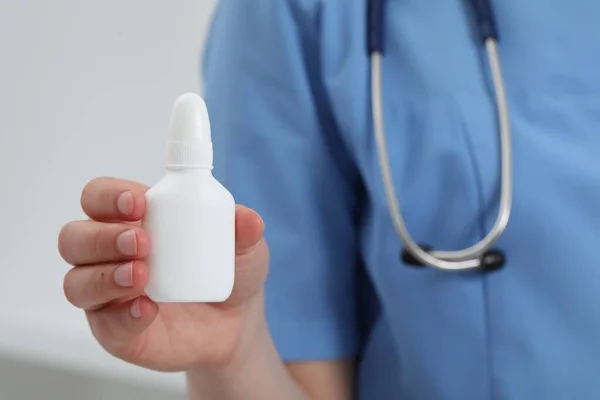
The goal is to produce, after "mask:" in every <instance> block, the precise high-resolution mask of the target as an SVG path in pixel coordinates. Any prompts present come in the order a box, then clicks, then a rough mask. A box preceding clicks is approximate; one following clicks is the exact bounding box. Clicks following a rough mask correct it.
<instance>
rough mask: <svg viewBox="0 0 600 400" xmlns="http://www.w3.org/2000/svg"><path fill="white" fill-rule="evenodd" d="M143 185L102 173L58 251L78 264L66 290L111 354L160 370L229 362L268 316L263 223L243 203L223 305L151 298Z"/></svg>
mask: <svg viewBox="0 0 600 400" xmlns="http://www.w3.org/2000/svg"><path fill="white" fill-rule="evenodd" d="M147 189H148V188H147V187H146V186H144V185H142V184H139V183H135V182H129V181H125V180H120V179H113V178H98V179H95V180H93V181H91V182H90V183H88V185H87V186H86V187H85V188H84V189H83V192H82V196H81V205H82V207H83V210H84V212H85V213H86V214H87V215H88V216H89V217H90V220H87V221H73V222H70V223H68V224H66V225H65V226H64V227H63V228H62V230H61V232H60V234H59V238H58V249H59V251H60V254H61V256H62V257H63V258H64V260H65V261H66V262H68V263H69V264H71V265H73V266H74V268H72V269H71V270H70V271H69V272H68V273H67V274H66V276H65V278H64V292H65V295H66V297H67V299H68V300H69V302H71V303H72V304H73V305H75V306H76V307H79V308H81V309H83V310H85V314H86V316H87V319H88V322H89V324H90V327H91V330H92V333H93V335H94V337H95V338H96V339H97V340H98V341H99V342H100V344H101V345H102V347H103V348H104V349H106V351H108V352H109V353H110V354H112V355H114V356H116V357H118V358H121V359H123V360H125V361H127V362H130V363H133V364H137V365H140V366H143V367H146V368H150V369H155V370H160V371H184V370H191V369H195V368H205V367H212V366H219V365H224V364H227V363H228V362H230V361H231V360H232V359H234V358H236V357H237V356H238V354H239V353H240V352H243V347H244V346H243V343H244V341H245V340H247V339H246V338H247V337H248V336H249V335H251V334H252V329H253V327H254V326H255V325H258V323H259V322H260V321H261V319H262V318H263V315H262V313H263V305H262V297H263V284H264V281H265V278H266V276H267V270H268V258H269V256H268V248H267V244H266V242H265V240H264V238H263V229H264V226H263V222H262V220H261V218H260V217H259V216H258V214H256V212H254V211H252V210H250V209H249V208H246V207H243V206H238V207H237V208H236V271H235V284H234V288H233V292H232V294H231V296H230V297H229V299H228V300H227V301H226V302H224V303H205V304H201V303H161V304H156V303H154V302H153V301H151V300H150V299H149V298H148V297H146V296H145V295H144V287H145V286H146V284H147V282H148V276H149V270H148V266H147V265H146V264H145V262H144V257H145V256H147V255H148V251H149V250H150V246H151V243H150V239H149V237H148V235H147V234H146V233H145V232H144V230H143V229H142V227H141V223H140V220H141V219H142V218H143V216H144V213H145V207H146V202H145V192H146V190H147Z"/></svg>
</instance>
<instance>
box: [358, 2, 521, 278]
mask: <svg viewBox="0 0 600 400" xmlns="http://www.w3.org/2000/svg"><path fill="white" fill-rule="evenodd" d="M368 5H369V8H368V13H367V14H368V16H367V35H368V38H367V46H368V52H369V55H370V64H371V104H372V117H373V130H374V134H375V139H376V144H377V155H378V160H379V166H380V170H381V176H382V180H383V187H384V191H385V196H386V200H387V203H388V207H389V211H390V215H391V218H392V222H393V225H394V228H395V230H396V232H397V234H398V236H399V237H400V239H401V241H402V242H403V244H404V246H405V248H406V250H407V251H408V252H409V253H410V254H411V255H412V256H413V257H414V258H415V259H416V260H417V261H418V262H419V263H421V264H423V265H428V266H431V267H434V268H437V269H441V270H465V269H474V268H479V267H482V264H483V263H484V257H483V256H484V254H485V253H486V252H488V251H489V250H490V248H491V246H492V245H493V244H494V243H495V242H496V241H497V240H498V239H499V238H500V236H501V235H502V234H503V233H504V231H505V229H506V227H507V225H508V221H509V218H510V213H511V208H512V198H513V170H512V144H511V130H510V117H509V113H508V105H507V99H506V91H505V85H504V80H503V75H502V70H501V65H500V57H499V54H498V35H497V32H496V25H495V23H494V18H493V14H492V11H491V7H490V5H489V1H487V0H472V5H473V7H474V9H475V14H476V16H477V20H478V22H479V27H480V32H481V35H482V38H483V40H484V44H485V48H486V51H487V56H488V62H489V66H490V71H491V75H492V80H493V87H494V92H495V105H496V111H497V117H498V124H499V137H500V146H499V148H500V204H499V210H498V215H497V217H496V221H495V223H494V225H493V227H492V228H491V229H490V230H489V232H488V233H487V234H486V235H485V237H484V238H483V239H481V240H480V241H479V242H478V243H476V244H475V245H473V246H471V247H469V248H466V249H462V250H457V251H425V250H424V249H423V248H422V247H421V246H420V245H419V244H417V243H416V242H415V240H414V239H413V238H412V236H411V235H410V232H409V231H408V229H407V227H406V223H405V221H404V217H403V213H402V209H401V206H400V202H399V201H398V198H397V195H396V189H395V187H394V183H393V177H392V173H391V168H390V162H389V155H388V150H387V143H386V129H385V123H384V102H383V88H382V69H383V66H382V64H383V17H384V9H383V8H384V2H383V0H370V1H369V3H368Z"/></svg>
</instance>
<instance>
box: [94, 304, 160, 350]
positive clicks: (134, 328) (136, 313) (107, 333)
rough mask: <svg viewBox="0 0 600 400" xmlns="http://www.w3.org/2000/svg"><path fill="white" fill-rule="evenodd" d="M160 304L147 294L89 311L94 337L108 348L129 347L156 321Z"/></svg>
mask: <svg viewBox="0 0 600 400" xmlns="http://www.w3.org/2000/svg"><path fill="white" fill-rule="evenodd" d="M157 313H158V305H157V304H156V303H154V302H153V301H152V300H150V299H148V298H147V297H145V296H140V297H137V298H135V299H133V300H130V301H126V302H123V303H120V304H111V305H109V306H107V307H106V308H103V309H101V310H99V311H88V312H87V317H88V321H89V324H90V327H91V329H92V333H93V334H94V337H96V339H98V341H100V343H102V344H103V346H105V347H107V348H113V349H116V348H118V347H119V346H120V345H123V346H124V347H129V346H128V345H129V343H130V341H131V340H133V339H136V338H137V337H138V336H139V335H140V334H141V333H142V332H143V331H144V330H145V329H146V328H148V326H150V324H151V323H152V321H154V318H155V317H156V314H157ZM134 351H135V350H134Z"/></svg>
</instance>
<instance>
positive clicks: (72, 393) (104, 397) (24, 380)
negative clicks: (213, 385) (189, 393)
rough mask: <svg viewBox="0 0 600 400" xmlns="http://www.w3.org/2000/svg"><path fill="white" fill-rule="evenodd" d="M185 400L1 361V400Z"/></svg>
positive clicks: (135, 386)
mask: <svg viewBox="0 0 600 400" xmlns="http://www.w3.org/2000/svg"><path fill="white" fill-rule="evenodd" d="M38 399H47V400H54V399H56V400H137V399H139V400H185V395H183V394H180V393H173V392H171V391H166V390H157V389H148V388H144V387H143V386H141V385H139V384H126V383H124V382H123V381H117V380H113V379H109V378H108V379H104V378H99V377H94V376H91V375H86V374H83V373H79V374H78V373H74V372H71V371H67V370H65V369H61V368H52V367H43V366H40V365H36V364H33V363H27V362H24V361H20V360H16V359H11V358H0V400H38Z"/></svg>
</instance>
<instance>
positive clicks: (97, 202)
mask: <svg viewBox="0 0 600 400" xmlns="http://www.w3.org/2000/svg"><path fill="white" fill-rule="evenodd" d="M146 190H148V187H147V186H145V185H143V184H141V183H137V182H131V181H127V180H124V179H116V178H96V179H94V180H92V181H90V182H89V183H88V184H87V185H86V186H85V188H84V189H83V191H82V193H81V207H82V208H83V211H84V212H85V213H86V214H87V215H88V216H89V217H90V218H92V219H95V220H97V221H116V220H120V221H137V220H139V219H141V218H142V217H143V215H144V212H145V211H146V198H145V193H146Z"/></svg>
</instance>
